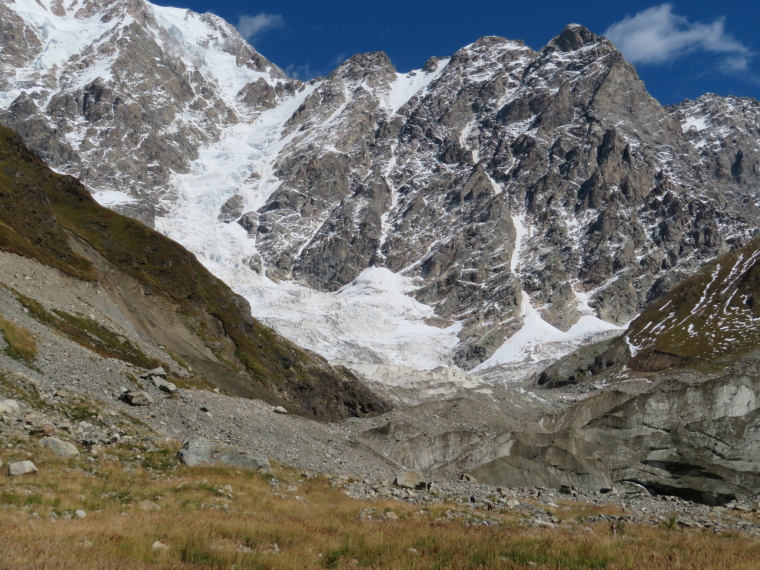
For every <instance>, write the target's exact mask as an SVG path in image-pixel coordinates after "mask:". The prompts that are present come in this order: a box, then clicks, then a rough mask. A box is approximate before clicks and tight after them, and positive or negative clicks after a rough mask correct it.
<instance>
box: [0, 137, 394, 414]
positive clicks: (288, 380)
mask: <svg viewBox="0 0 760 570" xmlns="http://www.w3.org/2000/svg"><path fill="white" fill-rule="evenodd" d="M69 235H72V236H75V237H76V238H78V239H80V240H82V241H83V242H85V243H87V244H88V245H89V246H90V247H91V248H93V249H94V250H96V251H97V252H98V253H99V254H100V255H102V256H103V257H104V258H106V259H107V260H108V261H109V262H110V263H111V264H113V265H114V266H116V267H117V268H118V270H120V271H123V272H124V273H126V274H127V275H129V276H130V277H132V278H134V279H135V280H137V281H138V282H139V283H140V284H142V286H143V287H144V288H145V289H146V290H150V291H151V293H152V294H158V295H161V296H163V297H164V298H166V299H168V300H169V301H171V302H172V303H174V304H175V305H177V312H178V313H179V314H182V315H186V318H187V320H188V321H193V320H200V321H201V322H203V321H204V320H205V321H206V322H207V321H208V318H209V317H210V318H211V319H213V321H214V323H215V324H216V325H217V326H215V327H213V328H215V329H217V330H219V331H221V335H222V336H224V337H226V338H225V340H226V339H231V341H232V342H233V343H234V347H235V350H234V355H233V356H232V359H233V360H232V361H231V362H229V364H230V365H231V367H232V368H234V369H237V371H242V372H244V373H245V374H246V375H247V376H248V377H249V378H250V380H251V382H252V383H253V384H256V385H258V386H260V387H262V388H264V389H266V390H270V391H272V392H275V393H277V394H278V395H280V396H282V397H284V398H285V399H286V400H289V401H291V402H292V403H294V404H295V405H297V406H299V407H301V408H303V409H304V410H306V411H307V412H311V413H313V414H315V415H317V416H319V417H324V418H337V417H345V416H347V415H363V414H367V413H373V412H379V411H384V410H386V409H387V406H386V405H385V404H384V402H382V401H381V400H380V399H379V398H377V397H376V396H374V394H372V393H371V392H370V391H369V390H367V389H366V388H364V387H363V386H361V384H359V383H358V382H357V381H356V379H355V378H354V377H353V376H352V375H351V374H350V373H349V372H347V371H345V370H336V369H334V368H332V367H330V366H329V365H328V364H327V363H326V362H325V361H324V360H323V359H322V358H321V357H319V356H318V355H316V354H313V353H310V352H308V351H305V350H302V349H300V348H298V347H297V346H295V345H294V344H293V343H291V342H290V341H288V340H286V339H284V338H282V337H280V336H279V335H277V334H276V333H274V331H272V330H271V329H269V328H267V327H265V326H263V325H262V324H260V323H259V322H258V321H256V320H255V319H253V318H252V317H251V316H250V308H249V306H248V303H247V302H246V301H245V300H244V299H242V298H241V297H239V296H237V295H235V294H234V293H233V292H232V291H231V290H230V289H229V288H228V287H227V286H226V285H225V284H224V283H222V282H221V281H220V280H219V279H217V278H215V277H214V276H213V275H211V274H210V273H209V272H208V271H207V270H206V269H205V268H204V267H203V266H202V265H201V264H200V263H199V262H198V261H197V259H196V258H195V257H194V256H193V255H192V254H191V253H190V252H188V251H187V250H186V249H184V248H183V247H182V246H180V245H179V244H177V243H175V242H173V241H171V240H169V239H168V238H166V237H165V236H163V235H161V234H159V233H157V232H155V231H153V230H152V229H150V228H148V227H146V226H144V225H143V224H141V223H140V222H137V221H135V220H133V219H131V218H127V217H125V216H121V215H119V214H117V213H115V212H112V211H110V210H108V209H106V208H103V207H101V206H100V205H98V204H97V203H96V202H95V201H94V200H93V199H92V198H91V197H90V195H89V193H88V192H87V190H86V189H85V188H84V187H83V186H82V185H81V183H79V182H78V181H77V180H76V179H74V178H72V177H69V176H61V175H58V174H55V173H53V172H52V171H51V170H49V169H48V168H47V167H46V166H45V165H44V163H43V162H42V161H41V160H40V159H39V158H38V157H37V156H36V155H35V154H34V153H32V152H31V151H29V150H28V149H27V148H26V147H25V146H24V144H23V142H22V141H21V139H20V137H19V136H18V135H16V134H15V133H14V132H13V131H11V130H9V129H6V128H4V127H0V248H1V249H3V250H6V251H12V252H15V253H18V254H20V255H23V256H26V257H30V258H34V259H37V260H39V261H41V262H42V263H45V264H47V265H50V266H52V267H55V268H57V269H60V270H61V271H63V272H64V273H66V274H68V275H70V276H72V277H76V278H80V279H87V280H98V279H99V278H100V277H99V273H98V271H97V270H96V269H95V267H94V266H93V264H92V263H91V262H90V260H88V259H86V258H84V257H82V256H80V255H77V254H75V253H74V251H73V250H72V248H71V247H70V246H69ZM218 340H219V339H216V338H210V339H209V341H210V342H212V343H213V342H215V341H218Z"/></svg>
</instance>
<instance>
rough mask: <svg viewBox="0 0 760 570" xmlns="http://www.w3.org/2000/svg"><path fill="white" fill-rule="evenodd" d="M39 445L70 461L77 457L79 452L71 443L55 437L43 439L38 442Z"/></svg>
mask: <svg viewBox="0 0 760 570" xmlns="http://www.w3.org/2000/svg"><path fill="white" fill-rule="evenodd" d="M40 445H42V446H44V447H47V448H49V449H50V450H51V451H52V452H53V453H55V454H56V455H57V456H58V457H62V458H64V459H71V458H72V457H76V456H77V455H79V450H78V449H77V448H76V446H75V445H74V444H73V443H69V442H68V441H63V440H61V439H58V438H57V437H43V438H42V439H41V440H40Z"/></svg>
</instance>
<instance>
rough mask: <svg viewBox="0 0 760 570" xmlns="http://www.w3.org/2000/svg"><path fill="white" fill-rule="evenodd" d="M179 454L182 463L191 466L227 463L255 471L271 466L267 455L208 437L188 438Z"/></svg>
mask: <svg viewBox="0 0 760 570" xmlns="http://www.w3.org/2000/svg"><path fill="white" fill-rule="evenodd" d="M178 456H179V459H180V461H182V463H184V464H186V465H190V466H191V467H194V466H196V465H214V464H225V465H232V466H234V467H242V468H244V469H252V470H254V471H259V470H267V469H269V468H270V465H269V460H267V458H266V457H258V456H255V455H252V454H250V453H249V452H247V451H244V450H241V449H238V448H237V447H235V446H234V445H228V444H224V443H217V442H214V441H210V440H208V439H191V440H188V441H187V442H185V444H184V445H183V446H182V449H180V450H179V454H178Z"/></svg>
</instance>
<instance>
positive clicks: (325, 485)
mask: <svg viewBox="0 0 760 570" xmlns="http://www.w3.org/2000/svg"><path fill="white" fill-rule="evenodd" d="M172 453H173V450H172V449H168V450H166V451H163V452H156V453H154V454H152V455H151V454H150V453H145V452H143V454H142V457H143V458H144V462H143V465H150V466H152V467H153V469H152V470H151V469H149V468H146V467H138V468H136V469H125V467H124V466H125V463H124V462H123V461H121V460H119V459H117V458H115V457H114V458H112V459H110V460H109V459H108V458H100V459H98V461H97V462H96V463H91V462H89V460H88V458H79V459H76V460H72V461H70V462H69V463H61V462H60V461H59V460H54V459H53V458H52V457H50V456H49V455H47V456H46V455H40V456H38V455H37V454H35V458H34V459H35V462H36V463H37V465H38V467H39V468H40V471H39V473H38V474H36V475H32V476H27V477H23V478H14V479H10V478H7V477H5V476H4V475H3V476H0V544H1V547H0V568H56V569H58V568H61V569H67V568H71V569H74V568H76V569H89V568H92V569H110V568H114V569H116V568H119V569H121V568H225V569H227V568H233V567H234V568H236V569H243V568H273V569H278V568H283V569H284V568H353V567H364V568H528V567H538V568H567V569H571V568H578V569H582V568H608V569H616V568H645V569H684V568H716V569H718V568H720V569H724V568H731V569H732V570H740V569H748V570H749V569H757V568H759V567H760V542H758V541H756V540H752V539H750V538H748V537H745V536H740V535H738V534H723V535H714V534H713V533H711V532H707V531H681V530H670V531H669V530H664V529H657V528H645V527H632V526H630V525H629V526H628V528H626V531H625V533H624V534H623V535H617V536H612V535H611V534H610V533H609V530H608V527H607V525H606V524H599V525H594V526H593V529H592V531H591V532H589V531H587V530H583V527H584V526H585V524H586V523H583V522H580V521H579V522H578V523H577V524H573V523H570V524H565V525H562V528H554V529H530V530H528V529H525V528H523V527H521V526H519V524H518V523H519V517H518V516H517V515H514V514H504V515H493V513H483V514H482V516H486V515H487V516H489V517H492V518H493V517H494V516H495V518H499V519H500V520H501V521H502V525H500V526H492V527H487V526H466V525H464V524H462V522H461V520H458V519H454V520H448V519H447V518H446V517H445V514H444V513H445V512H446V510H447V509H452V510H459V511H465V512H467V513H469V512H470V511H469V509H467V508H465V507H463V506H461V505H459V506H456V505H440V506H420V505H410V504H403V503H398V502H394V501H376V502H370V501H358V500H353V499H350V498H348V497H346V496H345V495H343V494H342V493H341V492H339V491H337V490H333V489H331V488H330V485H329V482H328V481H327V480H325V479H323V478H317V479H304V480H301V479H300V478H299V477H298V474H297V473H295V472H293V471H289V470H283V469H277V468H276V469H275V470H274V475H275V476H276V478H277V479H279V480H280V483H279V485H277V486H272V485H271V484H270V480H271V478H272V475H265V474H260V473H250V472H245V471H237V470H235V469H228V468H188V467H184V466H173V465H172V460H171V457H172ZM4 455H5V457H3V460H7V459H11V458H19V457H21V455H22V452H20V451H13V450H4ZM125 459H126V460H127V462H128V463H127V464H130V465H131V464H133V463H129V461H131V459H129V458H125ZM226 485H231V486H232V495H233V496H232V497H229V496H228V494H227V493H228V492H227V491H225V490H224V487H225V486H226ZM146 500H147V501H152V502H154V503H156V504H158V505H159V506H160V507H161V510H158V511H149V510H142V509H141V506H140V503H141V501H146ZM225 505H226V507H225ZM366 508H372V509H375V510H374V511H373V512H374V513H376V514H379V515H382V513H383V512H385V511H393V512H395V513H396V514H397V515H398V519H396V520H384V519H380V518H379V517H376V518H374V519H373V520H366V519H361V518H359V514H360V513H361V512H362V511H363V510H364V509H366ZM76 509H84V510H85V511H86V512H87V517H86V518H85V519H82V520H76V519H73V520H63V519H60V518H59V519H58V520H50V519H48V518H47V516H48V513H49V512H50V511H54V512H56V513H57V514H58V515H59V516H60V515H63V513H64V511H68V512H69V513H72V514H73V513H74V511H75V510H76ZM602 511H604V509H603V508H599V507H585V506H580V507H578V508H577V509H575V510H573V506H572V505H571V504H565V505H563V506H562V518H563V520H566V521H572V520H574V518H573V517H574V516H576V517H583V516H587V515H588V514H596V513H599V512H602ZM32 513H37V514H39V515H40V516H41V517H42V518H35V517H34V516H33V515H32ZM156 541H160V542H161V543H163V544H165V545H166V548H165V549H154V548H153V544H154V543H155V542H156ZM531 563H533V564H531Z"/></svg>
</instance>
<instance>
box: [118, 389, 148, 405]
mask: <svg viewBox="0 0 760 570" xmlns="http://www.w3.org/2000/svg"><path fill="white" fill-rule="evenodd" d="M121 399H122V400H124V401H125V402H126V403H127V404H129V405H130V406H149V405H151V404H152V403H153V398H152V397H151V395H150V394H148V393H147V392H144V391H142V390H130V391H128V392H124V393H123V394H122V395H121Z"/></svg>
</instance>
